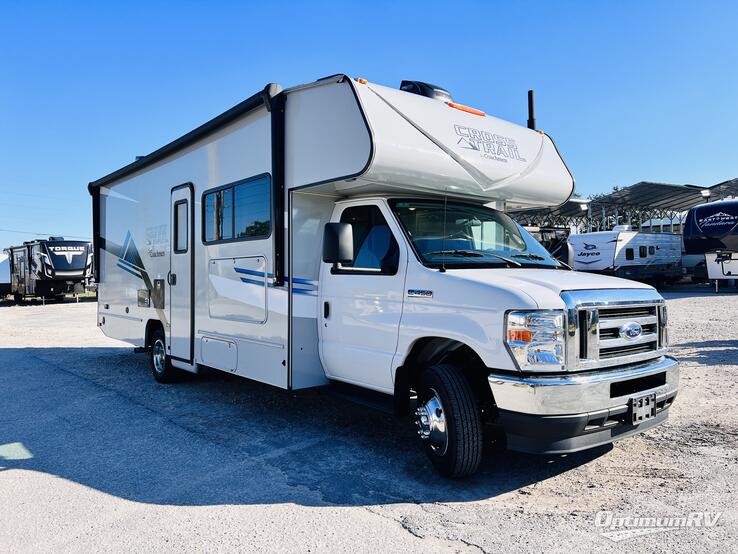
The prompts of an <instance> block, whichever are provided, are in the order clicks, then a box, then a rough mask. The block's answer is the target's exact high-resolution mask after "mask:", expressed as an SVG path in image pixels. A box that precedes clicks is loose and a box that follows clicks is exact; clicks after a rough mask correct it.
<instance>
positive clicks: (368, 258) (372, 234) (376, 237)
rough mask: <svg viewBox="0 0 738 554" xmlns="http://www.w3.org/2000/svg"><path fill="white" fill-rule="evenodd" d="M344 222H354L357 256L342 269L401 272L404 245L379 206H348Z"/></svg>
mask: <svg viewBox="0 0 738 554" xmlns="http://www.w3.org/2000/svg"><path fill="white" fill-rule="evenodd" d="M341 223H350V224H351V227H352V229H353V234H354V259H353V261H352V262H350V263H345V264H341V266H340V270H344V271H346V272H347V273H353V272H356V273H363V272H370V273H376V274H379V275H395V274H396V273H397V266H398V264H399V259H400V249H399V247H398V245H397V241H396V240H395V237H394V236H393V235H392V231H391V230H390V228H389V225H387V220H386V219H384V216H383V215H382V212H381V211H380V210H379V208H378V207H377V206H356V207H353V208H346V209H345V210H344V211H343V213H342V214H341ZM340 270H339V271H340Z"/></svg>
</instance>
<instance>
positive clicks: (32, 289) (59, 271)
mask: <svg viewBox="0 0 738 554" xmlns="http://www.w3.org/2000/svg"><path fill="white" fill-rule="evenodd" d="M5 253H6V254H7V255H8V258H9V262H10V281H11V286H10V289H11V290H10V292H11V293H12V294H13V297H14V298H15V301H16V302H20V301H21V300H23V299H24V298H29V297H36V298H44V299H46V298H48V299H56V300H62V299H63V298H64V295H65V294H67V293H75V294H80V293H83V292H84V291H85V287H86V286H87V285H88V283H89V280H90V279H91V277H92V266H93V263H92V244H91V243H90V242H84V241H77V240H64V237H49V239H48V240H33V241H27V242H24V243H23V244H22V245H20V246H11V247H10V248H7V249H6V250H5Z"/></svg>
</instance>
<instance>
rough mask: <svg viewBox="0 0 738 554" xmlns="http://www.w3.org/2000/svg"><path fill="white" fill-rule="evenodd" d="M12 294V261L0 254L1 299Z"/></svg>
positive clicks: (5, 255)
mask: <svg viewBox="0 0 738 554" xmlns="http://www.w3.org/2000/svg"><path fill="white" fill-rule="evenodd" d="M8 294H10V259H9V258H8V255H7V254H4V253H2V252H0V299H2V297H3V296H6V295H8Z"/></svg>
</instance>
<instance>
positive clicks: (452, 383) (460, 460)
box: [417, 364, 484, 478]
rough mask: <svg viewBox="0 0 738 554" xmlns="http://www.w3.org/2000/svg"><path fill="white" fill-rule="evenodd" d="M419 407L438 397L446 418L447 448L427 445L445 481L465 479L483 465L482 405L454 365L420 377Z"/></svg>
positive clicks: (432, 368) (441, 366) (434, 368)
mask: <svg viewBox="0 0 738 554" xmlns="http://www.w3.org/2000/svg"><path fill="white" fill-rule="evenodd" d="M417 393H418V406H421V405H423V404H425V402H427V401H428V400H429V399H430V398H432V397H433V396H434V395H435V396H437V397H438V398H439V400H440V402H441V405H442V407H443V410H442V411H443V413H444V415H445V424H446V435H447V444H446V447H445V448H439V447H434V445H433V444H431V443H430V442H429V441H428V440H425V441H424V446H425V452H426V454H427V455H428V458H429V459H430V461H431V462H432V463H433V465H434V467H435V468H436V470H438V472H439V473H441V475H444V476H445V477H452V478H458V477H466V476H468V475H471V474H473V473H474V472H475V471H477V469H478V468H479V464H480V463H481V461H482V450H483V446H484V440H483V437H484V431H483V426H482V413H481V408H480V405H479V402H478V401H477V398H476V396H475V394H474V391H473V390H472V387H471V384H470V383H469V381H468V379H467V378H466V376H465V375H464V373H463V372H462V371H461V369H459V368H458V367H456V366H455V365H453V364H437V365H433V366H429V367H427V368H426V369H425V370H424V371H423V373H422V374H421V376H420V386H419V390H418V391H417Z"/></svg>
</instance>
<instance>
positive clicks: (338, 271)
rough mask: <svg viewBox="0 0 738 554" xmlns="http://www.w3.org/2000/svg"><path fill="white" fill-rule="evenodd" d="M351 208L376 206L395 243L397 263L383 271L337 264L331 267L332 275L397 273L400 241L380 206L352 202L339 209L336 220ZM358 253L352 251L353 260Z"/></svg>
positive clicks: (379, 275)
mask: <svg viewBox="0 0 738 554" xmlns="http://www.w3.org/2000/svg"><path fill="white" fill-rule="evenodd" d="M352 208H376V209H377V210H378V211H379V214H380V215H381V216H382V217H383V218H384V222H385V223H386V224H387V228H388V229H389V232H390V237H391V238H392V241H394V243H395V247H396V248H397V265H396V266H395V267H394V268H393V271H385V270H382V269H380V270H379V271H374V270H371V269H368V268H364V269H353V267H342V266H341V264H338V265H337V266H333V267H331V274H332V275H376V276H378V277H388V276H389V277H391V276H393V275H397V273H398V272H399V271H400V241H398V240H397V237H396V236H395V233H394V231H393V230H392V227H391V226H390V224H389V220H388V219H387V216H386V215H385V214H384V213H383V212H382V208H381V207H380V206H378V205H377V204H354V205H352V206H346V207H345V208H344V209H343V210H341V215H340V216H339V218H338V221H339V222H340V221H341V219H342V218H343V214H344V213H346V211H347V210H350V209H352ZM358 255H359V252H358V251H357V252H354V261H355V260H356V257H357V256H358Z"/></svg>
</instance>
